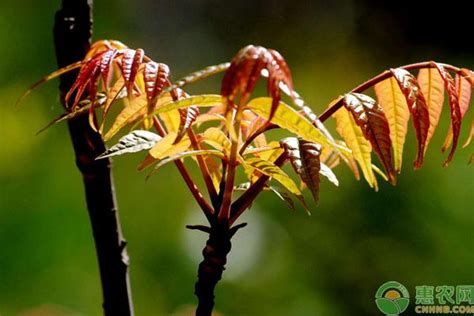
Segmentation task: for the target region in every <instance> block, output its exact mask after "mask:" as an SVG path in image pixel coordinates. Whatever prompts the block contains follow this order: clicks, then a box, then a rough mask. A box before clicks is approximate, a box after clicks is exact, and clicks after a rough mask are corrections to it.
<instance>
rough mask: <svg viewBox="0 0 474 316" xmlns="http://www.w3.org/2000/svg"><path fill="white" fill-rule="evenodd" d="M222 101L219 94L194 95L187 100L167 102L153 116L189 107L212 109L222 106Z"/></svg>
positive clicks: (158, 107) (157, 108)
mask: <svg viewBox="0 0 474 316" xmlns="http://www.w3.org/2000/svg"><path fill="white" fill-rule="evenodd" d="M223 102H224V99H223V98H222V96H221V95H219V94H202V95H195V96H191V97H188V98H184V99H180V100H178V101H173V102H168V103H165V104H163V105H160V106H157V107H156V110H155V111H154V114H158V113H164V112H168V111H173V110H178V109H184V108H189V107H190V106H193V105H194V106H197V107H213V106H219V105H222V104H223Z"/></svg>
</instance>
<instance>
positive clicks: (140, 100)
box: [104, 94, 171, 141]
mask: <svg viewBox="0 0 474 316" xmlns="http://www.w3.org/2000/svg"><path fill="white" fill-rule="evenodd" d="M170 98H171V97H170V96H169V95H164V96H163V97H161V98H159V99H158V100H157V102H156V106H157V107H159V106H161V105H162V104H164V103H166V102H168V101H169V100H170ZM124 102H125V103H126V106H125V108H124V109H123V110H122V112H120V113H119V115H117V117H116V118H115V121H114V123H113V124H112V127H110V129H109V131H108V132H107V133H106V134H105V136H104V139H105V140H106V141H107V140H109V139H111V138H112V137H113V136H114V135H115V134H117V132H118V131H120V130H121V129H122V128H123V127H125V126H126V125H127V124H130V123H132V122H134V121H136V120H137V119H139V118H140V117H144V116H145V115H146V113H147V104H148V100H147V98H146V95H145V94H142V95H140V96H139V97H136V98H133V99H131V100H128V99H125V100H124Z"/></svg>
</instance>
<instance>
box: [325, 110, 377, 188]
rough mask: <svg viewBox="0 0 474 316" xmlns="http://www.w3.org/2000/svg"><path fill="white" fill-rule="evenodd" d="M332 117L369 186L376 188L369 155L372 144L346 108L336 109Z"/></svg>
mask: <svg viewBox="0 0 474 316" xmlns="http://www.w3.org/2000/svg"><path fill="white" fill-rule="evenodd" d="M334 117H335V119H336V130H337V132H338V133H339V134H340V135H341V136H342V137H343V138H344V141H345V142H346V144H347V146H348V147H349V148H350V149H351V150H352V155H353V157H354V159H355V160H356V161H357V163H358V164H359V166H360V168H361V169H362V173H363V174H364V178H365V179H366V180H367V182H368V183H369V185H370V187H373V188H374V189H375V190H378V185H377V179H376V178H375V175H374V173H373V171H372V157H371V155H370V154H371V152H372V146H371V145H370V142H369V141H368V140H367V139H365V137H364V134H363V133H362V130H361V129H360V128H359V126H358V125H357V124H356V122H355V121H354V118H353V117H352V115H351V113H349V111H347V109H346V108H341V109H339V110H337V111H336V113H334Z"/></svg>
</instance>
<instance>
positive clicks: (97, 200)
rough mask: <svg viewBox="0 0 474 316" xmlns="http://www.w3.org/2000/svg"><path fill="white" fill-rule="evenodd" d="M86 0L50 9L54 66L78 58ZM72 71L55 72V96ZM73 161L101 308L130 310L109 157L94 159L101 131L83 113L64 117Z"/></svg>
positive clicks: (87, 15) (88, 20)
mask: <svg viewBox="0 0 474 316" xmlns="http://www.w3.org/2000/svg"><path fill="white" fill-rule="evenodd" d="M91 11H92V1H91V0H89V1H87V0H63V1H62V8H61V9H60V10H59V11H58V12H57V13H56V19H55V25H54V43H55V47H56V58H57V62H58V66H59V67H64V66H66V65H69V64H71V63H73V62H76V61H78V60H82V59H83V58H84V57H85V55H86V53H87V51H88V49H89V47H90V38H91V35H92V12H91ZM76 76H77V71H75V72H70V73H67V74H65V75H63V76H61V78H60V86H59V89H60V96H61V101H62V102H63V105H64V107H65V109H66V110H68V106H67V105H66V104H65V103H64V96H65V94H66V93H67V91H68V90H69V88H70V87H71V85H72V84H73V82H74V80H75V78H76ZM68 127H69V133H70V136H71V140H72V144H73V147H74V152H75V156H76V164H77V167H78V169H79V170H80V172H81V174H82V178H83V183H84V188H85V195H86V202H87V209H88V213H89V218H90V222H91V226H92V232H93V235H94V241H95V247H96V252H97V258H98V263H99V271H100V278H101V282H102V293H103V308H104V314H105V315H107V316H122V315H123V316H130V315H133V306H132V300H131V294H130V285H129V277H128V264H129V260H128V255H127V251H126V248H125V245H126V242H125V240H124V239H123V236H122V233H121V229H120V222H119V218H118V211H117V206H116V199H115V191H114V185H113V181H112V174H111V161H110V160H109V159H101V160H95V157H97V156H98V155H99V154H101V153H103V152H104V151H105V144H104V142H103V141H102V138H101V136H100V135H99V134H98V133H96V132H94V131H93V130H92V128H91V127H90V126H89V122H88V118H87V115H82V116H78V117H76V118H73V119H71V120H70V121H68Z"/></svg>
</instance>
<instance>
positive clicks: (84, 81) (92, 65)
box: [65, 52, 105, 110]
mask: <svg viewBox="0 0 474 316" xmlns="http://www.w3.org/2000/svg"><path fill="white" fill-rule="evenodd" d="M104 53H105V52H102V53H99V54H97V55H95V56H94V57H93V58H91V59H89V60H88V61H87V62H86V63H85V64H84V65H83V66H82V67H81V70H80V72H79V75H78V76H77V78H76V81H75V82H74V84H73V85H72V87H71V89H70V90H69V91H68V93H67V94H66V97H65V102H66V104H68V102H69V99H70V98H71V96H72V95H73V93H74V92H76V96H75V99H74V103H73V105H72V106H70V108H71V109H72V110H74V109H75V107H76V105H77V104H78V103H79V100H80V99H81V97H82V95H83V93H84V91H85V90H86V88H87V87H88V84H89V82H91V81H92V82H93V81H95V80H97V79H98V77H99V75H100V61H101V59H102V56H103V54H104Z"/></svg>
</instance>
